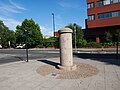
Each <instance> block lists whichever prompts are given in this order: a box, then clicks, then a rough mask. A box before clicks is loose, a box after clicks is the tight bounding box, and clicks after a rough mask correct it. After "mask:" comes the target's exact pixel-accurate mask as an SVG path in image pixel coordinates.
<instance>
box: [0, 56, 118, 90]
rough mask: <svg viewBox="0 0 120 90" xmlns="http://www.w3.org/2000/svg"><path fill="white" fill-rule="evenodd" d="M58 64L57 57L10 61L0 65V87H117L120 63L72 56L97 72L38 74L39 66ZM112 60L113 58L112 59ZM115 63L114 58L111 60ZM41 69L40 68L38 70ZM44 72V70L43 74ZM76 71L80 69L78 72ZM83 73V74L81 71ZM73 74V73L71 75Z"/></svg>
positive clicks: (22, 89) (108, 89)
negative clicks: (64, 75) (75, 77)
mask: <svg viewBox="0 0 120 90" xmlns="http://www.w3.org/2000/svg"><path fill="white" fill-rule="evenodd" d="M43 61H48V62H54V63H59V58H46V59H38V60H30V61H29V62H28V63H27V62H24V61H18V62H11V63H7V64H1V65H0V90H119V89H120V66H119V64H116V63H110V62H109V61H111V60H110V59H109V60H107V59H106V60H105V61H104V60H103V61H102V60H97V59H83V58H77V57H76V58H74V62H79V63H83V64H86V65H87V64H88V66H92V67H94V68H96V69H97V70H98V72H97V73H95V74H93V75H91V76H88V77H81V78H77V79H74V78H63V79H62V78H57V77H59V74H57V73H56V72H55V73H54V72H52V73H49V74H45V75H42V74H41V73H39V72H38V71H37V70H38V69H39V71H40V67H44V66H47V65H52V64H51V63H48V62H43ZM112 61H113V60H112ZM115 62H116V60H115ZM41 69H42V68H41ZM41 71H42V70H41ZM45 72H46V73H47V72H48V71H47V70H46V71H44V72H43V73H45ZM78 72H80V71H78ZM83 75H84V74H83ZM73 77H74V76H73Z"/></svg>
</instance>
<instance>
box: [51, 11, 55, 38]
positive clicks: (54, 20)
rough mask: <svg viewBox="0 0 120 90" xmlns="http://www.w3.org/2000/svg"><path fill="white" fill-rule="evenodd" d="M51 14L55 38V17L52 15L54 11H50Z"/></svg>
mask: <svg viewBox="0 0 120 90" xmlns="http://www.w3.org/2000/svg"><path fill="white" fill-rule="evenodd" d="M52 16H53V35H54V38H55V17H54V13H52Z"/></svg>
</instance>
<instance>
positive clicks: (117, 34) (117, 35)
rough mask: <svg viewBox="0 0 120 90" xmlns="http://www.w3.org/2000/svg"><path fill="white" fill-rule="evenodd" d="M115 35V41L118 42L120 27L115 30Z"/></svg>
mask: <svg viewBox="0 0 120 90" xmlns="http://www.w3.org/2000/svg"><path fill="white" fill-rule="evenodd" d="M115 36H116V41H119V42H120V29H118V30H117V31H116V33H115Z"/></svg>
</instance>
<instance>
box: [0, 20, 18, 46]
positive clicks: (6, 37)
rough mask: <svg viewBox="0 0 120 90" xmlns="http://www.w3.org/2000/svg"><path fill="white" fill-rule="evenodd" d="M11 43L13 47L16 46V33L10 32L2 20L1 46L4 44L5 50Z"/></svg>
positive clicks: (0, 22)
mask: <svg viewBox="0 0 120 90" xmlns="http://www.w3.org/2000/svg"><path fill="white" fill-rule="evenodd" d="M9 41H10V42H11V45H12V46H13V45H14V44H15V42H16V38H15V33H14V31H12V30H9V28H8V27H7V26H6V25H4V23H3V21H1V20H0V44H2V46H3V47H4V48H7V47H8V42H9Z"/></svg>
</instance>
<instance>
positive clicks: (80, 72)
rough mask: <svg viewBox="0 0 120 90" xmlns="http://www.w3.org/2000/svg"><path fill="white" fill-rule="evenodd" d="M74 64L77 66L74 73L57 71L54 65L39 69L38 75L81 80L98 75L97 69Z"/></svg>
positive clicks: (77, 63)
mask: <svg viewBox="0 0 120 90" xmlns="http://www.w3.org/2000/svg"><path fill="white" fill-rule="evenodd" d="M74 64H76V65H77V69H76V70H74V71H63V70H59V69H57V68H56V67H55V66H53V65H44V66H41V67H39V68H38V69H37V73H39V74H40V75H42V76H47V75H51V77H52V75H53V77H54V75H55V76H56V75H58V76H57V77H56V79H80V78H86V77H90V76H93V75H96V74H97V73H98V69H97V68H96V67H93V66H92V65H89V64H85V63H80V62H75V63H74Z"/></svg>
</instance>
